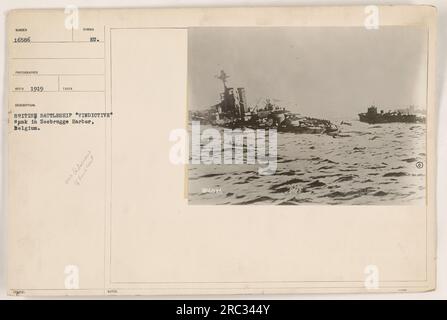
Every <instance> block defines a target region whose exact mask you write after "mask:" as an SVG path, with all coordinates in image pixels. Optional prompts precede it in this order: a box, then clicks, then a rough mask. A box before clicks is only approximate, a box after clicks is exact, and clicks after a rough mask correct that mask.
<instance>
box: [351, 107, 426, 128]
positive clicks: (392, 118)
mask: <svg viewBox="0 0 447 320" xmlns="http://www.w3.org/2000/svg"><path fill="white" fill-rule="evenodd" d="M359 118H360V121H361V122H366V123H369V124H375V123H392V122H406V123H425V117H424V116H423V112H422V111H420V110H415V108H414V107H413V106H411V107H410V108H408V109H405V110H396V111H387V112H384V111H383V110H380V112H378V111H377V107H376V106H374V105H372V106H371V107H369V108H368V110H367V112H364V113H359Z"/></svg>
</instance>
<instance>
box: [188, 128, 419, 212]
mask: <svg viewBox="0 0 447 320" xmlns="http://www.w3.org/2000/svg"><path fill="white" fill-rule="evenodd" d="M425 148H426V147H425V126H424V125H423V124H420V125H419V124H418V125H415V124H405V123H391V124H382V125H368V124H365V123H361V122H359V121H355V122H352V126H342V127H341V133H340V135H339V136H337V137H331V136H328V135H311V134H293V133H278V158H277V170H276V173H275V174H273V175H267V176H262V175H259V174H258V165H247V164H243V165H190V166H189V186H188V190H189V203H190V204H233V205H258V204H264V205H265V204H274V205H309V204H328V205H409V204H410V205H413V204H415V205H418V204H423V203H424V201H425V185H426V174H425V173H426V160H425V157H426V151H425ZM210 190H212V192H210ZM213 190H215V191H216V192H213Z"/></svg>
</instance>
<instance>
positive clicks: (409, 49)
mask: <svg viewBox="0 0 447 320" xmlns="http://www.w3.org/2000/svg"><path fill="white" fill-rule="evenodd" d="M427 42H428V36H427V30H426V29H425V28H422V27H417V26H405V27H403V26H388V27H380V28H378V29H373V30H371V29H367V28H363V27H217V28H216V27H213V28H211V27H197V28H190V29H189V30H188V116H189V122H188V123H189V127H188V129H189V133H190V139H189V141H190V150H189V151H190V154H189V163H188V170H187V172H188V174H187V179H188V183H187V195H188V201H189V204H192V205H312V204H318V205H424V204H425V199H426V197H425V193H426V169H427V164H426V125H425V124H426V105H427Z"/></svg>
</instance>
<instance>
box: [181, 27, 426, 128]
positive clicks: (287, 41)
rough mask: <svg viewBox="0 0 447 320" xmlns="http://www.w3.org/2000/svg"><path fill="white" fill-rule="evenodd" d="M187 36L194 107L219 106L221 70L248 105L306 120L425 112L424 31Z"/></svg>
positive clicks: (214, 31)
mask: <svg viewBox="0 0 447 320" xmlns="http://www.w3.org/2000/svg"><path fill="white" fill-rule="evenodd" d="M188 37H189V40H188V87H189V88H188V99H189V107H190V108H191V109H204V108H207V107H209V106H211V105H213V104H216V103H217V102H219V94H220V92H221V91H222V90H223V85H222V82H221V81H220V80H218V79H216V78H215V77H214V76H215V75H217V74H218V73H219V72H220V70H221V69H223V70H225V72H226V73H227V74H228V75H229V76H230V78H229V79H228V86H232V87H245V88H246V95H247V100H248V103H249V105H254V104H256V102H257V101H258V100H259V99H265V98H271V99H278V100H280V102H278V104H280V105H281V106H285V107H287V108H288V109H289V110H291V111H294V112H299V113H301V114H303V115H311V116H318V117H328V118H332V117H337V116H341V117H349V118H351V119H352V118H356V117H357V113H359V112H363V111H365V110H366V108H367V107H368V106H369V105H370V104H373V103H375V104H376V105H377V106H378V107H383V108H384V109H385V110H388V109H396V108H404V107H408V106H409V105H412V104H413V105H415V106H416V107H418V108H424V109H425V101H426V81H427V68H426V62H427V57H426V55H427V33H426V30H425V29H423V28H419V27H381V28H380V29H379V30H366V29H365V28H361V27H358V28H357V27H356V28H354V27H346V28H345V27H343V28H341V27H333V28H312V27H309V28H295V27H289V28H282V27H281V28H192V29H190V30H189V36H188Z"/></svg>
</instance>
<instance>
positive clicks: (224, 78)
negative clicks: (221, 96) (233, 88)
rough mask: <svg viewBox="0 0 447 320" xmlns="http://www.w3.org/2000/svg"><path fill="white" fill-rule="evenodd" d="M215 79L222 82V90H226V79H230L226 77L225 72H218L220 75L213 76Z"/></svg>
mask: <svg viewBox="0 0 447 320" xmlns="http://www.w3.org/2000/svg"><path fill="white" fill-rule="evenodd" d="M215 77H216V78H217V79H219V80H222V83H223V85H224V89H226V88H227V79H228V78H229V77H230V76H228V75H227V74H226V73H225V71H223V70H220V74H219V75H217V76H215Z"/></svg>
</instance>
